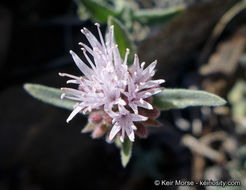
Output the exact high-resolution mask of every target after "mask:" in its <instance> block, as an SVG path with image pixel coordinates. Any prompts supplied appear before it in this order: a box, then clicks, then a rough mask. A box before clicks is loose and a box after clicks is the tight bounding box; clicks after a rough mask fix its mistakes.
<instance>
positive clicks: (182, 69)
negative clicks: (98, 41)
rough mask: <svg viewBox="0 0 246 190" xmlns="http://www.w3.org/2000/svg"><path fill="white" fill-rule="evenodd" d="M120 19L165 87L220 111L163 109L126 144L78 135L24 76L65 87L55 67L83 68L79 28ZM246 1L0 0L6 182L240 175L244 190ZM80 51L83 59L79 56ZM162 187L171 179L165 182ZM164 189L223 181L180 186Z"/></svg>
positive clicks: (143, 183) (0, 112)
mask: <svg viewBox="0 0 246 190" xmlns="http://www.w3.org/2000/svg"><path fill="white" fill-rule="evenodd" d="M110 15H111V16H114V17H115V18H116V19H118V20H119V21H120V22H121V23H122V25H123V26H124V27H125V29H126V31H127V33H128V34H129V36H130V39H131V40H132V41H133V42H134V43H135V46H134V48H133V49H135V50H136V51H137V52H138V55H139V57H140V61H145V62H146V63H148V64H149V63H151V62H152V61H153V60H155V59H157V60H158V65H157V75H156V76H155V77H156V78H164V79H165V80H166V83H165V87H167V88H190V89H201V90H206V91H209V92H212V93H215V94H217V95H220V96H221V97H223V98H225V99H226V100H227V101H228V104H227V105H225V106H223V107H216V108H210V107H202V108H200V107H193V108H187V109H183V110H171V111H165V112H162V114H161V116H160V118H159V121H161V122H162V123H163V126H162V127H150V128H149V137H148V138H147V139H139V138H137V139H136V142H135V143H134V147H133V156H132V158H131V160H130V162H129V164H128V166H127V167H126V168H123V167H122V166H121V162H120V156H119V149H118V148H117V147H116V146H114V145H112V144H107V143H106V142H105V140H104V139H98V140H92V139H91V137H90V134H81V133H80V132H81V129H82V128H83V126H84V125H85V124H86V122H87V118H86V117H84V116H80V117H76V118H75V119H73V121H71V123H69V124H67V123H66V122H65V120H66V118H67V116H68V115H69V113H70V112H69V111H66V110H63V109H59V108H56V107H52V106H50V105H47V104H43V103H42V102H39V101H37V100H36V99H33V98H32V97H31V96H29V95H28V94H27V93H26V92H25V91H24V89H23V84H24V83H26V82H32V83H39V84H44V85H48V86H53V87H57V88H60V87H62V86H64V85H65V79H63V78H61V77H59V76H58V72H66V73H72V74H74V75H80V72H79V70H78V69H77V68H76V66H75V64H74V63H73V61H72V58H71V56H70V55H69V50H70V49H73V50H74V51H75V52H76V53H78V54H79V55H82V53H81V52H79V51H80V50H79V46H78V45H77V43H78V42H82V41H83V42H86V40H85V38H84V36H83V35H82V34H81V33H80V29H81V28H82V27H87V28H88V29H90V30H91V31H92V32H93V33H96V27H95V26H94V22H99V23H101V25H102V30H103V32H105V30H106V25H107V18H108V16H110ZM245 46H246V1H243V0H241V1H239V0H136V1H133V0H126V1H124V0H116V1H113V0H75V1H71V0H63V1H58V0H53V1H48V0H22V1H7V0H5V1H4V0H3V1H1V2H0V76H1V80H0V83H1V89H0V190H49V189H52V190H54V189H59V190H63V189H64V190H65V189H107V190H110V189H112V190H113V189H119V190H125V189H126V190H131V189H134V190H135V189H136V190H138V189H157V188H158V187H156V186H154V180H155V179H169V180H175V179H184V180H193V181H199V180H201V179H212V180H232V179H234V180H240V181H241V186H240V187H230V188H229V189H238V190H241V189H242V190H243V189H246V171H245V168H246V146H245V145H246V140H245V139H246V138H245V137H246V81H245V79H246V54H245V53H246V52H245ZM81 57H82V56H81ZM162 188H163V189H165V187H164V186H162ZM167 189H194V190H195V189H220V188H219V187H204V186H203V187H200V186H194V187H177V186H171V187H168V188H167Z"/></svg>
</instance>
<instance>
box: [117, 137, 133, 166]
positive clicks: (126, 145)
mask: <svg viewBox="0 0 246 190" xmlns="http://www.w3.org/2000/svg"><path fill="white" fill-rule="evenodd" d="M120 154H121V163H122V165H123V167H126V165H127V163H128V162H129V160H130V158H131V154H132V142H131V141H130V140H129V139H128V138H125V141H124V142H123V143H122V146H121V151H120Z"/></svg>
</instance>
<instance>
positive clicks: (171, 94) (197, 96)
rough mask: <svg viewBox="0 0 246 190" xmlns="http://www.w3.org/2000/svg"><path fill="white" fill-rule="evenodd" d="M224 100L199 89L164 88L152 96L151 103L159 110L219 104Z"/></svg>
mask: <svg viewBox="0 0 246 190" xmlns="http://www.w3.org/2000/svg"><path fill="white" fill-rule="evenodd" d="M224 104H226V101H225V100H224V99H223V98H220V97H219V96H217V95H215V94H212V93H208V92H205V91H201V90H186V89H164V90H163V91H162V92H161V93H159V94H157V95H156V96H154V98H153V105H154V106H156V107H157V108H159V109H160V110H169V109H180V108H186V107H189V106H221V105H224Z"/></svg>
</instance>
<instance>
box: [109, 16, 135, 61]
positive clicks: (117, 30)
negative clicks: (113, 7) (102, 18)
mask: <svg viewBox="0 0 246 190" xmlns="http://www.w3.org/2000/svg"><path fill="white" fill-rule="evenodd" d="M111 25H114V35H115V41H116V44H118V48H119V52H120V55H121V58H122V59H124V57H125V53H126V49H127V48H128V49H129V50H130V54H129V57H128V65H131V64H132V63H133V55H134V52H135V51H136V47H135V45H134V43H133V40H132V38H131V36H130V34H129V32H128V31H127V28H126V27H125V26H124V25H123V24H122V23H121V22H120V21H119V20H118V19H116V18H114V17H112V16H110V17H109V18H108V29H109V27H110V26H111Z"/></svg>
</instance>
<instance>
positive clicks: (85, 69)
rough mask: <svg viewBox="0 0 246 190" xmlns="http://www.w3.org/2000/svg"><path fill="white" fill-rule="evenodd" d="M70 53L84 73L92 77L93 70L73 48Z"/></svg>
mask: <svg viewBox="0 0 246 190" xmlns="http://www.w3.org/2000/svg"><path fill="white" fill-rule="evenodd" d="M70 54H71V55H72V57H73V60H74V62H75V63H76V65H77V67H78V68H79V69H80V71H81V72H82V73H84V75H85V76H86V77H87V78H88V79H90V78H91V75H92V74H93V71H92V70H91V69H90V68H89V67H88V66H87V65H86V64H85V63H84V62H83V61H82V60H81V59H80V58H79V57H78V56H77V54H76V53H74V52H73V51H72V50H70Z"/></svg>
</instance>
